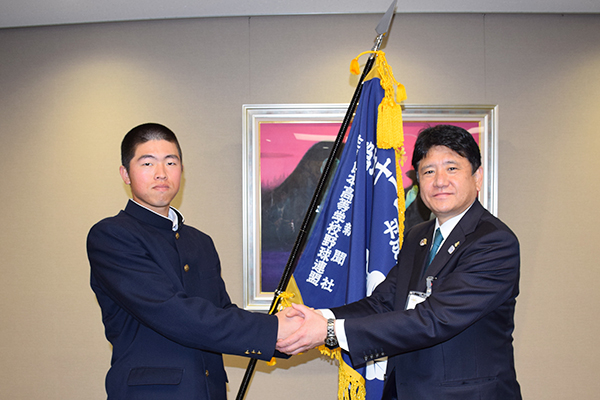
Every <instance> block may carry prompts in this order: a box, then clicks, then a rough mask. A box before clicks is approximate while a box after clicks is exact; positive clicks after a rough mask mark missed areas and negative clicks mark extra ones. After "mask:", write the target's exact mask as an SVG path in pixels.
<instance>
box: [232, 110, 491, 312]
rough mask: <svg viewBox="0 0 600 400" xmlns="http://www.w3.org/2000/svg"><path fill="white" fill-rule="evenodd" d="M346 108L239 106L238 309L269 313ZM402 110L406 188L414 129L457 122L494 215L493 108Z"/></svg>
mask: <svg viewBox="0 0 600 400" xmlns="http://www.w3.org/2000/svg"><path fill="white" fill-rule="evenodd" d="M347 109H348V104H246V105H243V107H242V111H243V137H242V160H243V195H244V201H243V249H244V251H243V307H244V308H245V309H247V310H253V311H268V308H269V306H270V305H271V302H272V300H273V292H274V290H275V289H276V287H277V285H278V283H279V280H280V277H281V274H282V272H283V269H284V267H285V265H286V263H287V258H288V256H289V253H290V251H291V248H292V246H293V243H294V241H295V238H296V236H297V230H298V228H299V227H300V225H301V223H302V219H303V218H304V214H305V213H306V210H307V208H308V205H309V203H310V200H311V198H312V195H313V192H314V190H315V187H316V184H317V182H318V179H319V177H320V167H321V166H322V165H323V163H324V161H325V160H326V159H327V157H328V156H329V153H330V149H331V145H332V144H333V141H334V140H335V138H336V136H337V134H338V131H339V129H340V125H341V123H342V120H343V118H344V116H345V114H346V111H347ZM402 109H403V110H402V117H403V127H404V146H405V150H406V155H405V160H404V164H403V166H402V171H403V176H402V178H403V186H404V187H405V189H409V188H410V186H411V185H414V184H416V179H415V177H414V171H412V172H411V170H412V166H411V165H410V158H411V157H412V148H413V146H414V142H415V140H416V136H417V135H418V133H419V131H420V130H421V129H423V128H424V127H427V126H431V125H438V124H452V125H458V126H461V127H463V128H465V129H467V130H468V131H469V132H470V133H471V134H473V136H474V137H475V139H476V141H477V142H478V144H479V147H480V150H481V158H482V166H483V173H484V178H483V185H482V188H481V191H480V194H479V200H480V202H481V203H482V205H483V206H484V207H485V208H486V209H487V210H488V211H490V212H491V213H492V214H494V215H497V207H498V200H497V187H498V182H497V181H498V179H497V176H498V156H497V151H498V150H497V147H498V146H497V142H498V137H497V135H498V106H497V105H425V104H403V105H402ZM411 180H412V182H410V181H411ZM428 211H429V210H425V212H423V210H421V214H422V215H421V217H422V218H428V217H429V215H428V213H427V212H428ZM421 217H420V218H421Z"/></svg>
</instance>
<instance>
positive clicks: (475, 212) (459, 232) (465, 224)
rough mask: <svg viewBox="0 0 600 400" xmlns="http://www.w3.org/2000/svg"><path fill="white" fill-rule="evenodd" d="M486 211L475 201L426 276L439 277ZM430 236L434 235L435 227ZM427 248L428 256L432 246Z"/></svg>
mask: <svg viewBox="0 0 600 400" xmlns="http://www.w3.org/2000/svg"><path fill="white" fill-rule="evenodd" d="M484 210H485V209H484V208H483V206H482V205H481V204H480V203H479V201H478V200H475V203H473V205H472V206H471V208H470V209H469V211H467V213H466V214H465V215H464V216H463V217H462V218H461V220H460V221H459V222H458V224H457V225H456V226H455V227H454V229H453V230H452V232H451V233H450V235H449V236H448V238H447V239H446V240H445V241H444V244H442V246H441V247H440V249H439V250H438V253H437V254H436V256H435V258H434V259H433V261H432V262H431V264H430V265H429V267H428V268H427V273H426V274H425V275H427V276H437V275H438V274H439V273H440V272H441V271H442V269H444V267H445V266H446V265H447V264H448V262H449V261H450V260H451V259H452V257H453V256H454V255H455V254H456V253H457V250H458V249H459V248H460V246H461V245H463V244H464V243H465V240H466V236H467V235H468V234H470V233H472V232H473V231H474V230H475V228H476V227H477V223H478V222H479V220H480V218H481V215H482V214H483V212H484ZM430 234H431V235H433V227H432V230H431V232H430ZM428 240H431V239H428ZM426 247H427V251H426V253H425V254H427V252H428V251H429V248H430V247H431V246H426ZM416 261H418V260H416ZM417 265H419V264H417ZM422 265H423V267H424V266H425V264H422ZM421 271H422V269H421ZM425 278H426V277H425V276H424V277H423V281H424V280H425Z"/></svg>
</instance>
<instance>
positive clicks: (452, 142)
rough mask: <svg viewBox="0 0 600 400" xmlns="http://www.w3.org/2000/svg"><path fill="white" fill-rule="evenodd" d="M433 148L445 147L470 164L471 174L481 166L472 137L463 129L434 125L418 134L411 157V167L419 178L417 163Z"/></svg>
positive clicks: (479, 154) (478, 152)
mask: <svg viewBox="0 0 600 400" xmlns="http://www.w3.org/2000/svg"><path fill="white" fill-rule="evenodd" d="M434 146H445V147H447V148H449V149H450V150H453V151H455V152H456V153H458V154H460V155H461V156H462V157H464V158H466V159H467V160H469V163H471V168H472V170H473V171H472V173H473V174H474V173H475V171H477V169H478V168H479V167H480V166H481V151H480V150H479V146H478V145H477V142H476V141H475V139H474V138H473V136H472V135H471V134H470V133H469V132H468V131H467V130H465V129H463V128H460V127H458V126H454V125H436V126H430V127H428V128H425V129H423V130H421V132H419V136H418V137H417V141H416V143H415V148H414V150H413V156H412V166H413V168H414V169H415V172H417V177H418V176H419V174H418V172H419V162H420V161H421V160H422V159H423V158H424V157H425V156H427V153H428V152H429V150H430V149H431V148H432V147H434Z"/></svg>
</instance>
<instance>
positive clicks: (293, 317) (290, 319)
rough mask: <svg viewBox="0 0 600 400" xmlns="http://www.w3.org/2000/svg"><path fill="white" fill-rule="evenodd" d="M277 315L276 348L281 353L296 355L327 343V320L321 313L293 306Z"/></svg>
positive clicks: (302, 306)
mask: <svg viewBox="0 0 600 400" xmlns="http://www.w3.org/2000/svg"><path fill="white" fill-rule="evenodd" d="M275 315H276V316H277V319H278V320H279V327H278V329H277V344H276V346H275V348H276V349H277V350H279V351H280V352H282V353H286V354H290V355H296V354H298V353H302V352H304V351H307V350H310V349H312V348H315V347H317V346H320V345H322V344H323V343H325V338H326V337H327V319H325V317H323V314H322V313H321V311H319V310H315V309H313V308H309V307H306V306H304V305H301V304H292V306H291V307H288V308H285V309H283V310H281V311H279V312H278V313H277V314H275Z"/></svg>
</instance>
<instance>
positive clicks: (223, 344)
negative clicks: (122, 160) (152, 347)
mask: <svg viewBox="0 0 600 400" xmlns="http://www.w3.org/2000/svg"><path fill="white" fill-rule="evenodd" d="M145 239H146V238H144V239H142V237H141V236H140V233H139V232H135V231H134V230H132V229H128V228H126V227H124V226H121V225H119V224H111V223H103V222H100V223H98V224H96V225H95V226H94V227H93V228H92V229H91V231H90V233H89V235H88V240H87V249H88V257H89V261H90V265H91V274H92V277H91V281H92V288H93V289H94V291H95V292H96V295H97V297H98V301H99V303H100V306H101V308H102V311H103V320H104V323H105V326H106V332H107V337H108V338H109V340H111V339H116V338H117V337H118V335H119V333H120V332H121V331H122V330H123V328H124V325H125V324H130V323H132V322H133V320H135V321H137V322H138V323H141V324H143V325H145V326H147V327H149V328H150V329H152V330H154V331H156V332H158V333H159V334H161V335H163V336H165V337H167V338H168V339H170V340H172V341H174V342H177V343H179V344H181V345H184V346H188V347H193V348H198V349H201V350H206V351H213V352H218V353H228V354H237V355H247V354H246V352H247V351H250V352H254V353H255V354H256V357H257V358H261V359H270V358H271V356H272V355H273V353H274V350H275V342H276V338H277V318H276V317H275V316H272V315H266V314H258V313H251V312H248V311H245V310H241V309H239V308H238V307H236V306H235V305H233V304H231V302H230V300H229V296H228V295H227V292H226V291H225V284H224V282H223V280H222V279H221V276H220V272H221V270H220V264H219V260H218V255H217V253H216V250H215V248H214V246H213V244H212V241H211V240H210V239H208V240H207V241H208V242H206V241H204V242H203V243H198V246H204V248H205V252H206V254H205V256H206V257H205V260H202V261H203V262H208V263H209V265H205V266H204V267H203V268H202V270H201V271H200V273H199V275H198V277H197V279H198V282H199V284H201V287H200V288H196V289H195V290H196V291H199V292H198V293H195V294H194V295H190V294H189V293H188V291H187V290H184V288H183V286H182V284H181V282H179V281H178V280H177V279H173V275H172V273H170V272H169V269H168V268H170V269H171V270H172V268H173V267H172V266H165V265H164V263H168V259H167V258H163V257H161V255H160V251H157V249H153V248H152V246H153V243H149V242H147V241H146V240H145ZM111 341H112V340H111Z"/></svg>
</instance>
